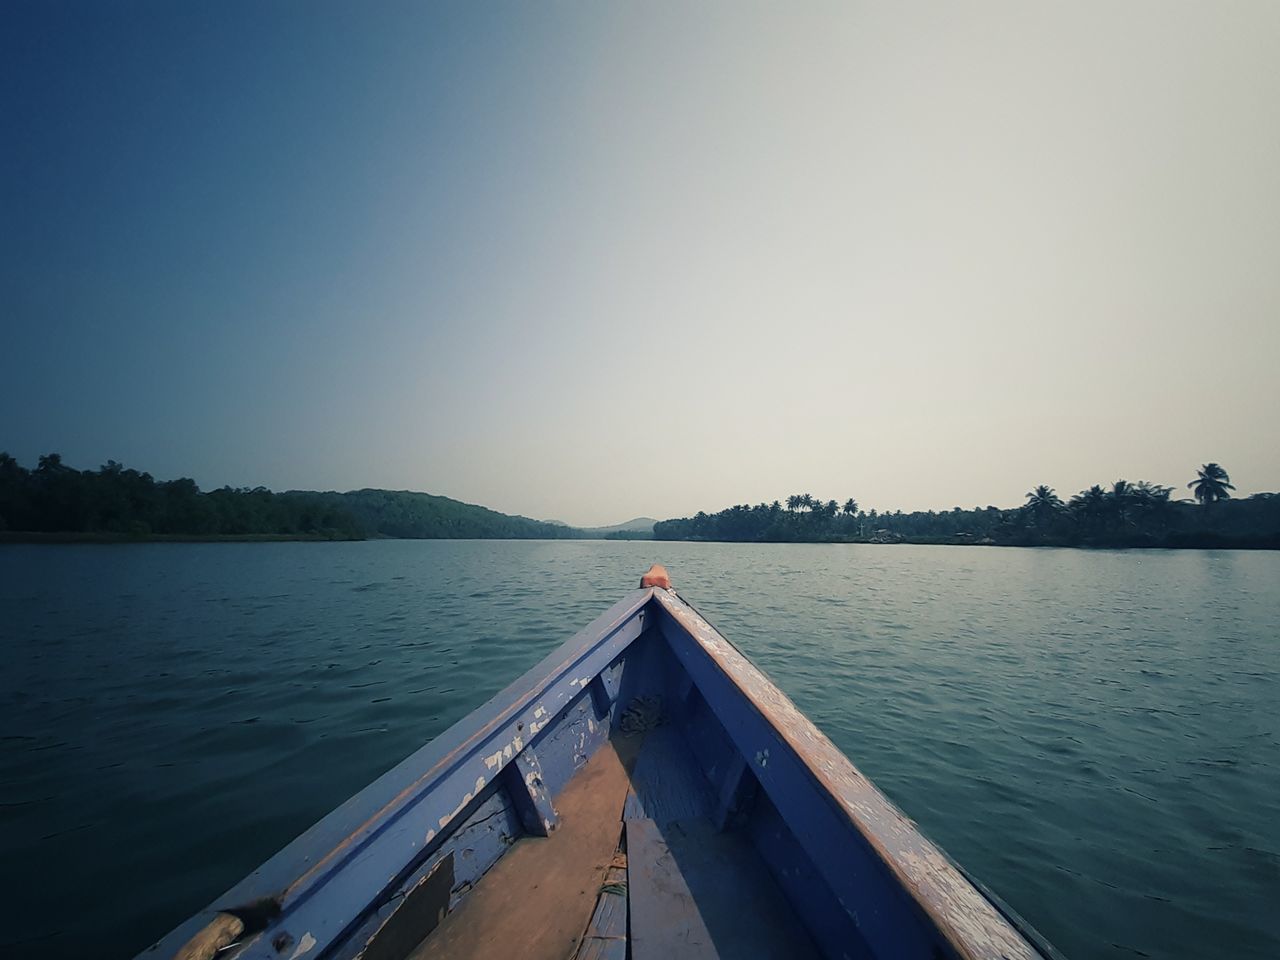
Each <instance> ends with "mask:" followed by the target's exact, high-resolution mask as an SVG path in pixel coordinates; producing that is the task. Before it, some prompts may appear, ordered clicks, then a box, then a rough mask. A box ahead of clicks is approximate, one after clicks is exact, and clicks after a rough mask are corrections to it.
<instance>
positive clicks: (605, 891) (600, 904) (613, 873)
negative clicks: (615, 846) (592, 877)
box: [575, 853, 627, 960]
mask: <svg viewBox="0 0 1280 960" xmlns="http://www.w3.org/2000/svg"><path fill="white" fill-rule="evenodd" d="M575 960H627V855H626V854H625V853H619V854H617V855H616V856H615V857H614V859H613V862H612V863H610V864H609V869H608V870H607V871H606V872H605V875H604V884H603V885H602V886H601V887H600V896H599V897H598V898H597V899H596V912H595V913H593V914H592V915H591V922H590V923H588V924H587V930H586V933H584V934H583V935H582V943H581V945H579V947H578V953H577V956H576V958H575Z"/></svg>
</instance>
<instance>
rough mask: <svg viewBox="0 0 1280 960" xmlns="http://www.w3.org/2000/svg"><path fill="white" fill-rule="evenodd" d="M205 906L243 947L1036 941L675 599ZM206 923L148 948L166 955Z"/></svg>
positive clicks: (900, 949)
mask: <svg viewBox="0 0 1280 960" xmlns="http://www.w3.org/2000/svg"><path fill="white" fill-rule="evenodd" d="M264 898H265V899H264ZM264 902H265V903H267V904H268V909H265V910H264V909H262V908H261V906H260V905H261V904H262V903H264ZM246 905H247V906H246ZM210 909H211V910H212V911H215V912H216V914H217V915H219V916H226V915H228V914H230V915H234V916H236V917H239V918H241V919H242V920H243V921H244V924H243V925H244V932H243V933H242V934H241V935H240V939H239V940H238V941H237V942H236V943H235V944H233V945H231V946H230V947H229V948H228V952H226V953H225V954H221V955H222V956H226V957H228V958H238V957H280V958H285V960H299V958H300V957H303V956H305V955H306V954H307V953H310V952H311V951H313V950H314V951H315V953H314V954H313V956H314V957H321V956H323V957H324V958H326V960H329V958H341V960H355V958H367V960H405V958H411V960H446V958H448V960H453V958H480V957H521V958H529V960H543V958H545V960H567V958H579V960H586V958H615V960H625V958H633V960H658V958H671V957H725V958H728V957H734V958H806V957H832V958H846V957H847V958H867V957H904V958H913V957H919V958H928V960H935V958H939V957H986V956H989V957H1006V958H1010V960H1012V958H1019V957H1027V958H1031V957H1037V956H1040V955H1041V954H1040V953H1039V952H1038V951H1036V950H1035V949H1033V948H1032V947H1031V945H1030V943H1029V941H1028V940H1027V939H1025V938H1024V936H1023V935H1022V933H1021V932H1020V931H1019V930H1017V929H1015V927H1014V926H1012V925H1011V923H1010V918H1009V917H1008V916H1007V915H1005V914H1004V913H1003V912H1002V911H1001V909H1000V908H999V907H998V906H997V904H996V902H993V901H992V900H990V899H988V898H987V897H986V896H984V895H983V894H982V893H981V892H979V891H978V890H977V889H976V888H975V887H974V886H973V885H972V884H971V883H970V882H969V881H968V879H967V878H965V877H964V876H963V875H962V874H961V873H960V872H959V871H958V868H956V867H955V866H954V864H952V863H951V862H950V861H949V860H947V859H946V857H945V855H943V854H942V853H941V852H940V851H938V850H937V848H936V847H934V846H933V845H932V844H930V843H929V841H927V840H926V839H924V838H923V837H922V836H921V835H920V834H919V832H918V831H917V830H916V829H915V827H914V825H913V824H912V823H911V822H910V821H909V820H908V819H907V818H906V817H905V816H903V815H902V814H901V813H900V812H899V811H898V810H897V809H896V808H895V807H893V805H892V804H891V803H889V801H888V800H886V799H885V798H884V797H883V795H881V794H880V793H879V791H877V790H876V789H875V788H874V786H872V785H871V784H870V783H869V782H868V781H867V780H866V779H865V777H863V776H862V775H861V774H860V773H858V771H857V770H856V769H855V768H854V767H853V766H852V764H850V763H849V761H848V760H847V758H845V757H844V755H843V754H842V753H840V752H839V750H837V749H836V748H835V747H834V745H832V744H831V743H830V741H829V740H827V739H826V738H825V737H824V736H823V735H822V734H821V733H820V732H819V731H818V730H817V729H816V728H815V727H814V726H813V724H812V723H811V722H810V721H809V720H808V719H807V718H806V717H804V715H803V714H801V713H800V712H799V710H797V709H796V708H795V706H794V705H793V704H792V703H791V701H790V700H788V699H787V698H786V697H785V696H784V695H783V694H782V693H781V692H780V691H778V689H777V688H776V687H775V686H774V685H773V684H772V683H771V682H770V681H769V680H768V679H767V678H766V677H765V676H764V675H763V674H761V673H760V671H759V670H757V669H756V668H755V667H754V666H753V665H752V664H751V663H750V661H748V660H747V659H746V658H745V657H744V656H743V655H742V654H741V653H740V652H739V651H738V650H737V648H735V647H734V646H733V645H732V644H730V643H729V642H728V641H727V640H725V639H724V638H723V637H722V636H721V635H720V634H719V633H718V632H717V631H716V630H715V629H714V628H713V627H711V625H710V624H709V623H708V622H707V621H706V620H705V619H704V618H702V617H701V616H700V615H699V614H698V613H697V611H696V610H694V609H693V608H692V607H690V606H689V605H688V604H687V603H686V602H685V601H683V600H682V599H681V598H679V597H678V596H677V595H676V594H675V593H674V592H673V591H669V590H663V589H647V590H641V591H637V592H636V593H635V594H633V595H631V596H630V597H628V598H627V599H625V600H623V601H622V602H620V603H619V604H617V605H615V606H614V607H613V608H612V609H611V610H610V611H608V612H607V613H606V614H604V615H603V616H602V617H600V618H599V619H597V620H596V621H595V622H594V623H592V624H591V625H590V626H589V627H587V628H585V629H584V630H583V631H581V632H580V633H579V634H578V635H577V636H575V637H574V638H573V639H572V640H570V641H569V642H568V643H566V644H565V645H564V646H562V647H561V648H559V649H558V650H557V651H555V652H554V653H552V654H551V655H550V656H549V657H548V658H547V659H546V660H544V661H543V662H542V663H541V664H539V665H538V666H537V667H535V668H534V669H533V670H531V671H529V672H528V673H527V674H526V675H525V676H524V677H522V678H520V679H519V680H517V681H516V682H515V683H513V684H512V685H511V686H509V687H508V688H507V689H506V690H504V691H503V692H502V693H501V694H499V695H498V696H497V697H495V698H494V699H493V700H491V701H490V702H489V703H488V704H486V705H485V706H484V707H481V708H480V709H478V710H476V711H475V712H474V713H473V714H472V715H471V716H469V717H467V718H466V719H465V720H463V721H461V722H460V723H459V724H457V725H456V726H455V727H453V728H451V729H450V730H449V731H447V732H446V733H445V734H443V735H442V736H441V737H439V738H437V740H436V741H434V742H433V743H431V744H428V745H427V746H426V747H424V748H422V750H420V751H418V752H417V753H415V754H414V755H413V756H411V757H409V758H408V759H406V760H405V761H404V762H403V763H401V764H400V765H399V766H397V767H396V768H394V769H393V770H391V771H389V772H388V773H387V774H386V775H384V776H383V777H382V778H381V779H379V780H378V781H376V782H375V783H374V784H372V785H370V787H368V788H367V789H366V790H364V791H362V792H361V793H360V794H358V795H357V796H356V797H353V798H352V799H351V800H350V801H348V802H347V804H344V805H343V807H340V808H339V809H338V810H336V811H334V812H333V813H332V814H330V815H329V816H328V817H326V818H325V819H324V820H322V821H321V822H320V823H319V824H317V825H316V826H315V827H313V828H312V829H311V830H309V831H308V832H307V833H305V834H303V836H301V837H299V838H298V839H297V840H295V841H294V842H293V843H292V844H291V845H290V846H289V847H286V848H285V850H283V851H281V852H280V853H279V854H277V855H276V857H274V858H273V859H272V860H270V861H268V862H267V863H266V864H264V865H263V867H262V868H260V869H259V870H258V871H256V872H255V874H253V875H251V876H250V877H249V878H248V879H246V880H245V881H243V882H242V883H241V884H240V885H238V886H237V887H236V888H233V889H232V890H230V891H228V893H227V894H225V895H224V896H223V897H222V898H220V899H219V900H218V901H215V903H214V904H213V905H212V906H211V908H210ZM208 916H209V914H208V913H205V914H202V915H201V917H200V918H193V919H192V921H190V922H189V924H188V925H187V926H186V927H185V928H184V927H180V928H178V929H177V930H175V931H174V932H173V933H172V934H170V937H169V938H167V941H161V943H159V944H157V945H156V948H153V949H157V948H159V949H160V950H161V954H160V955H162V956H173V955H174V952H173V950H172V949H171V945H172V944H173V943H182V942H183V941H184V940H186V939H187V937H189V936H190V934H191V932H192V930H193V929H195V927H196V926H198V925H199V924H200V923H202V922H206V921H207V920H208ZM179 955H181V954H180V952H179Z"/></svg>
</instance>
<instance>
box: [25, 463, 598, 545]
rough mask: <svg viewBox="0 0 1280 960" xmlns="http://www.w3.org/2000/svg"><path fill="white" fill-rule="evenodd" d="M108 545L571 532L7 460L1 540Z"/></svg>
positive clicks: (468, 508)
mask: <svg viewBox="0 0 1280 960" xmlns="http://www.w3.org/2000/svg"><path fill="white" fill-rule="evenodd" d="M5 531H7V532H9V533H10V534H12V533H15V532H17V533H33V534H50V535H52V534H64V535H71V534H86V535H101V536H108V537H137V538H146V537H156V536H163V537H210V538H216V537H246V536H247V537H253V536H280V537H306V538H311V537H316V538H330V539H360V538H364V537H411V538H464V537H475V538H513V539H533V538H539V539H543V538H545V539H559V538H567V537H575V536H580V535H581V533H580V532H579V531H577V530H575V529H574V528H572V527H566V526H564V525H562V524H553V523H543V522H540V521H537V520H529V519H527V518H526V517H512V516H507V515H506V514H503V513H498V512H497V511H495V510H489V509H486V508H485V507H478V506H474V505H472V504H469V503H460V502H459V501H457V500H450V499H449V498H448V497H436V496H432V495H430V494H427V493H410V492H408V491H401V490H355V491H352V492H350V493H314V492H309V491H297V490H294V491H289V492H287V493H272V492H271V491H270V490H266V489H264V488H262V487H257V488H255V489H251V490H250V489H233V488H231V487H223V488H222V489H220V490H213V491H211V492H209V493H203V492H201V490H200V488H199V487H197V486H196V484H195V482H194V481H192V480H188V479H180V480H170V481H157V480H156V479H154V478H153V477H152V476H151V475H150V474H149V473H139V472H138V471H137V470H131V469H126V468H125V467H123V466H121V465H120V464H118V463H116V462H115V461H107V463H106V464H105V465H104V466H103V467H101V468H100V469H98V470H74V469H72V468H71V467H68V466H66V465H64V464H63V462H62V458H61V457H60V456H59V455H58V454H56V453H51V454H48V455H47V456H43V457H41V458H40V462H39V465H38V466H37V467H36V468H35V469H34V470H28V469H26V468H24V467H23V466H22V465H20V464H19V463H18V462H17V461H16V460H14V459H13V457H11V456H9V455H8V454H5V453H0V532H5Z"/></svg>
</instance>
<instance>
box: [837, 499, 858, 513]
mask: <svg viewBox="0 0 1280 960" xmlns="http://www.w3.org/2000/svg"><path fill="white" fill-rule="evenodd" d="M841 509H842V510H843V511H844V515H845V516H846V517H852V516H853V515H854V514H855V513H857V512H858V501H857V500H855V499H853V497H850V498H849V499H848V500H846V501H845V502H844V506H843V507H841Z"/></svg>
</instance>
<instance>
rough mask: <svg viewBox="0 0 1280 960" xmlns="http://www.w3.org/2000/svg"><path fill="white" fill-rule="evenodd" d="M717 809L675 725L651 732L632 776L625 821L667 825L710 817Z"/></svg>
mask: <svg viewBox="0 0 1280 960" xmlns="http://www.w3.org/2000/svg"><path fill="white" fill-rule="evenodd" d="M715 806H716V799H715V793H714V791H713V790H712V787H711V784H710V783H709V782H708V780H707V778H706V777H705V776H704V775H703V773H702V770H701V769H699V767H698V764H697V762H696V761H695V760H694V758H693V754H692V753H691V752H690V750H689V747H688V745H687V744H686V743H685V742H684V737H683V736H682V735H681V733H680V731H679V730H678V729H677V728H675V727H673V726H663V727H658V728H657V729H656V730H650V731H649V732H648V733H647V734H646V735H645V738H644V743H643V744H642V745H641V747H640V753H639V755H638V756H637V757H636V763H635V770H634V772H633V773H632V774H631V792H630V793H629V794H628V795H627V805H626V809H625V810H624V812H623V817H624V819H627V820H652V821H654V822H655V823H658V824H666V823H670V822H671V821H672V820H689V819H695V818H697V817H706V816H709V815H710V814H711V813H712V812H713V811H714V810H715Z"/></svg>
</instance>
